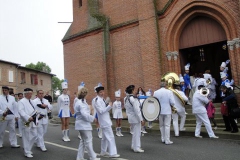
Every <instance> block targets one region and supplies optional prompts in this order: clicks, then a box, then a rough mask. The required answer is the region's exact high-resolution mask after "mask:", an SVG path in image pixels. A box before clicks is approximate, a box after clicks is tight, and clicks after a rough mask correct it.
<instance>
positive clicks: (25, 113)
mask: <svg viewBox="0 0 240 160" xmlns="http://www.w3.org/2000/svg"><path fill="white" fill-rule="evenodd" d="M23 94H24V98H23V99H21V100H20V101H19V102H18V107H19V115H20V117H21V119H22V122H23V123H24V125H22V126H23V129H22V133H23V134H22V141H23V147H24V155H25V156H26V157H28V158H32V157H33V156H32V151H31V150H32V146H33V144H34V142H35V141H36V140H37V118H38V117H37V116H36V114H37V110H36V104H35V103H34V101H32V100H31V98H32V94H33V90H32V89H31V88H26V89H24V92H23ZM27 123H28V124H27Z"/></svg>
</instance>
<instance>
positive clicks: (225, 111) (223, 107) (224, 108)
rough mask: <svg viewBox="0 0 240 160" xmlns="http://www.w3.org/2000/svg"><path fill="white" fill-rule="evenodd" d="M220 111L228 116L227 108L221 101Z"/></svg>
mask: <svg viewBox="0 0 240 160" xmlns="http://www.w3.org/2000/svg"><path fill="white" fill-rule="evenodd" d="M221 113H222V115H223V116H228V108H227V106H226V105H224V104H223V103H222V104H221Z"/></svg>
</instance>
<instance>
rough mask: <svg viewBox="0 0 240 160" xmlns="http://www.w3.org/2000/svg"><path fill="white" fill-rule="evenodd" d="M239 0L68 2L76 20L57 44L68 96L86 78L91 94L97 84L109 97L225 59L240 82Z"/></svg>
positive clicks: (216, 73)
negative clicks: (60, 47) (187, 68)
mask: <svg viewBox="0 0 240 160" xmlns="http://www.w3.org/2000/svg"><path fill="white" fill-rule="evenodd" d="M239 38H240V1H239V0H231V1H230V0H184V1H183V0H117V1H116V0H73V23H72V24H71V26H70V27H69V29H68V31H67V32H66V34H65V36H64V38H63V39H62V42H63V46H64V69H65V78H66V79H67V80H68V83H69V90H70V95H73V93H74V92H76V91H77V86H78V85H79V84H80V82H81V81H84V82H85V84H86V87H87V88H88V89H89V94H90V95H89V97H90V98H92V97H93V96H94V91H93V88H94V86H96V85H97V84H98V83H99V82H100V83H102V84H103V86H104V87H105V88H106V89H105V92H106V94H107V95H108V96H110V97H111V98H113V97H114V92H115V91H116V90H118V89H121V90H122V91H124V89H125V88H126V87H127V86H128V85H130V84H134V85H135V86H136V87H142V88H143V89H144V90H148V89H152V90H156V89H158V88H159V83H160V80H161V77H162V75H163V74H165V73H166V72H175V73H177V74H183V73H184V66H185V65H186V64H187V63H190V65H191V66H190V75H194V74H195V73H199V72H204V70H206V69H210V70H211V74H212V76H213V77H215V78H216V80H217V82H218V83H221V79H220V74H219V72H220V71H219V66H220V65H221V62H224V61H226V60H227V59H230V64H229V66H228V67H229V71H228V72H229V75H230V78H232V79H234V81H235V85H237V86H238V85H239V83H240V82H239V78H240V72H239V70H240V63H239V62H240V47H239V43H240V40H239Z"/></svg>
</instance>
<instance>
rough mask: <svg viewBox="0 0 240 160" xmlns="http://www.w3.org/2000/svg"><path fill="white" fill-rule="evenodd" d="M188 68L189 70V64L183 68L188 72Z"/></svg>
mask: <svg viewBox="0 0 240 160" xmlns="http://www.w3.org/2000/svg"><path fill="white" fill-rule="evenodd" d="M189 68H190V63H188V64H187V65H186V66H185V71H189Z"/></svg>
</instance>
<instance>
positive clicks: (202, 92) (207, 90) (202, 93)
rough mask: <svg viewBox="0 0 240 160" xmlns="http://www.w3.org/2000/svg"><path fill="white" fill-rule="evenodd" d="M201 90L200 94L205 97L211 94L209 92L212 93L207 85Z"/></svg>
mask: <svg viewBox="0 0 240 160" xmlns="http://www.w3.org/2000/svg"><path fill="white" fill-rule="evenodd" d="M199 92H200V94H201V95H202V96H205V97H207V96H208V95H209V93H210V91H209V89H208V88H206V87H204V88H201V89H200V90H199Z"/></svg>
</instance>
